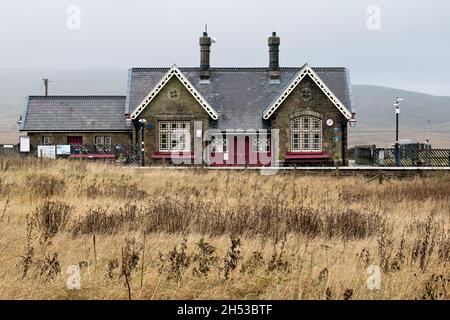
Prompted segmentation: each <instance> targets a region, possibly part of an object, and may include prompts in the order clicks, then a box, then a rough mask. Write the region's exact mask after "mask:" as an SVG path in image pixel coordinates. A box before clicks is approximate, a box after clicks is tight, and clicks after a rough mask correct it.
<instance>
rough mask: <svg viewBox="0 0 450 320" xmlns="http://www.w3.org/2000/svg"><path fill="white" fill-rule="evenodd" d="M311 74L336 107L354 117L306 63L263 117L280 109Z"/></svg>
mask: <svg viewBox="0 0 450 320" xmlns="http://www.w3.org/2000/svg"><path fill="white" fill-rule="evenodd" d="M307 75H308V76H309V77H310V78H311V79H312V80H313V81H314V83H315V84H316V85H317V86H318V87H319V88H320V89H321V90H322V92H323V93H325V95H326V96H327V97H328V99H330V100H331V102H332V103H333V104H334V105H335V107H336V108H338V110H339V111H340V112H341V113H342V114H343V115H344V117H345V118H346V119H347V120H350V119H351V118H352V113H351V112H350V111H349V109H348V108H347V107H346V106H345V105H344V104H343V103H342V102H341V101H339V99H338V98H337V97H336V96H335V95H334V94H333V92H332V91H331V90H330V89H329V88H328V87H327V85H326V84H325V83H324V82H323V81H322V79H320V78H319V76H318V75H317V73H315V72H314V70H313V69H312V68H311V67H310V66H309V65H308V64H305V65H304V66H303V67H302V68H301V69H300V71H299V72H297V74H296V75H295V76H294V79H293V80H292V81H291V82H290V83H289V85H288V86H287V87H286V89H284V90H283V92H281V93H280V95H278V97H277V98H275V100H274V101H273V102H272V103H271V104H270V105H269V106H268V107H267V108H266V110H264V112H263V119H264V120H267V119H269V118H270V116H271V115H272V114H273V113H274V112H275V111H276V110H277V109H278V107H279V106H280V105H281V104H282V103H283V101H284V100H286V98H287V97H288V96H289V95H290V94H291V92H292V91H294V89H295V88H296V87H297V85H298V84H299V83H300V82H301V81H302V80H303V78H304V77H306V76H307Z"/></svg>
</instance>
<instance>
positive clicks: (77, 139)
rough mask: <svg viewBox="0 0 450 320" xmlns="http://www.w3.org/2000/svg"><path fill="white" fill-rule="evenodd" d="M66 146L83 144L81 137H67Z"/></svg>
mask: <svg viewBox="0 0 450 320" xmlns="http://www.w3.org/2000/svg"><path fill="white" fill-rule="evenodd" d="M67 144H83V137H82V136H68V137H67Z"/></svg>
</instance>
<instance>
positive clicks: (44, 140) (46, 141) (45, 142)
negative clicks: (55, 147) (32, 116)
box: [42, 135, 50, 146]
mask: <svg viewBox="0 0 450 320" xmlns="http://www.w3.org/2000/svg"><path fill="white" fill-rule="evenodd" d="M42 144H43V145H44V146H48V145H50V136H49V135H45V136H42Z"/></svg>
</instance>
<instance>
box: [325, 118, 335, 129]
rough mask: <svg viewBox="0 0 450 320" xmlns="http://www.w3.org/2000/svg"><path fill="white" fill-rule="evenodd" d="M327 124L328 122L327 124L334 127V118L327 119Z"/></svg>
mask: <svg viewBox="0 0 450 320" xmlns="http://www.w3.org/2000/svg"><path fill="white" fill-rule="evenodd" d="M326 124H327V126H329V127H332V126H333V124H334V121H333V119H327V121H326Z"/></svg>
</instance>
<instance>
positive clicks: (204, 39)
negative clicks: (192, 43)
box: [200, 31, 211, 80]
mask: <svg viewBox="0 0 450 320" xmlns="http://www.w3.org/2000/svg"><path fill="white" fill-rule="evenodd" d="M210 47H211V38H210V37H208V32H206V31H205V32H203V36H201V37H200V80H209V54H210V52H211V50H210Z"/></svg>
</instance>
